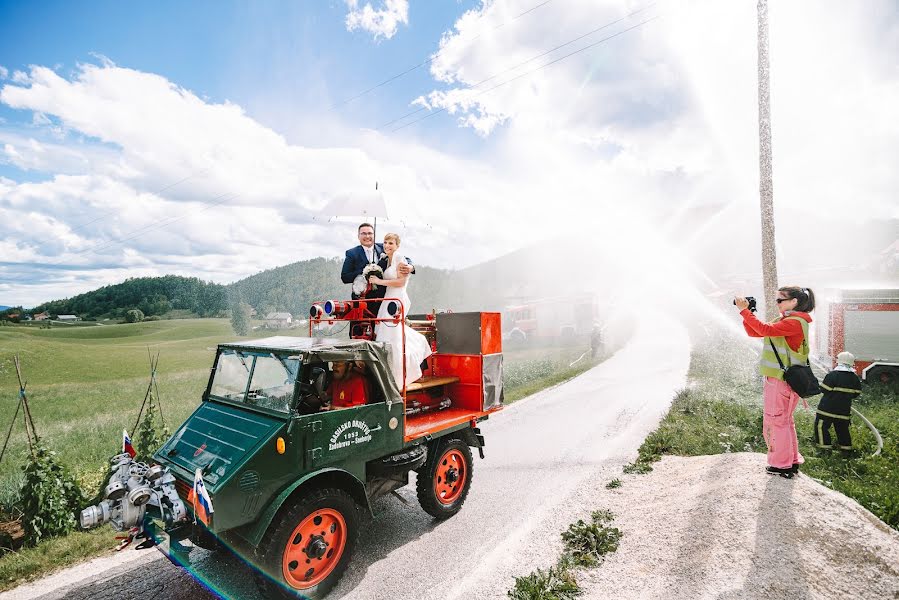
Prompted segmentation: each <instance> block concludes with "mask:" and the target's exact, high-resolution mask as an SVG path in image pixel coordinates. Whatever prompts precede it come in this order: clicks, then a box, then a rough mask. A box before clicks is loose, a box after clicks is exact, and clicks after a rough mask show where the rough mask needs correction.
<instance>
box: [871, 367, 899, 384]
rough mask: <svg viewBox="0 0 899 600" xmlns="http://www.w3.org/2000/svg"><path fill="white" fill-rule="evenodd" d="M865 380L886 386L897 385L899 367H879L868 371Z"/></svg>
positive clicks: (898, 381)
mask: <svg viewBox="0 0 899 600" xmlns="http://www.w3.org/2000/svg"><path fill="white" fill-rule="evenodd" d="M865 380H866V381H869V382H874V383H883V384H885V385H896V384H897V383H899V367H892V366H887V365H877V366H876V367H872V368H871V370H870V371H868V374H867V376H866V377H865Z"/></svg>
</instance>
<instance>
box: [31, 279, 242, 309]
mask: <svg viewBox="0 0 899 600" xmlns="http://www.w3.org/2000/svg"><path fill="white" fill-rule="evenodd" d="M227 308H228V290H227V288H226V287H225V286H223V285H219V284H217V283H212V282H207V281H202V280H201V279H198V278H196V277H179V276H177V275H165V276H163V277H136V278H130V279H126V280H125V281H123V282H122V283H117V284H114V285H106V286H103V287H101V288H99V289H96V290H93V291H90V292H85V293H83V294H78V295H77V296H74V297H72V298H66V299H63V300H52V301H50V302H45V303H44V304H41V305H39V306H36V307H34V309H32V311H31V312H32V313H34V314H37V313H41V312H48V313H50V314H51V315H59V314H71V315H78V316H79V317H81V318H82V319H98V318H105V317H109V318H118V317H122V316H124V315H125V313H126V312H127V311H129V310H132V309H138V310H140V311H141V312H143V313H144V315H145V316H148V317H149V316H153V315H164V314H166V313H167V312H169V311H172V310H186V311H190V312H192V313H194V314H196V315H199V316H201V317H215V316H219V315H221V314H223V313H224V312H225V311H226V310H227Z"/></svg>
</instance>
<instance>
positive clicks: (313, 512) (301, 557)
mask: <svg viewBox="0 0 899 600" xmlns="http://www.w3.org/2000/svg"><path fill="white" fill-rule="evenodd" d="M358 537H359V507H358V506H357V505H356V502H355V501H354V500H353V498H352V497H351V496H350V495H349V494H348V493H346V492H345V491H343V490H340V489H321V490H312V491H310V492H308V493H306V494H304V495H303V496H300V497H299V498H298V499H297V500H296V501H295V502H294V503H293V504H292V505H291V506H290V507H288V508H287V509H282V510H281V512H280V513H279V515H278V517H276V519H275V522H273V523H272V526H271V528H270V529H269V533H268V535H266V539H265V540H264V541H263V543H262V544H261V545H260V547H259V550H258V553H259V555H260V556H261V559H262V560H261V566H262V569H263V571H264V572H265V573H266V576H265V577H264V578H263V579H262V582H261V583H262V587H263V592H264V593H265V595H266V597H268V598H313V599H314V598H321V597H323V596H324V595H325V594H327V593H328V592H329V591H330V590H331V588H333V587H334V586H335V585H336V584H337V582H338V581H339V580H340V577H341V576H342V575H343V572H344V571H345V570H346V568H347V565H348V564H349V561H350V557H351V555H352V554H353V549H354V548H355V547H356V540H357V538H358Z"/></svg>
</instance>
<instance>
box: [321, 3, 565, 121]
mask: <svg viewBox="0 0 899 600" xmlns="http://www.w3.org/2000/svg"><path fill="white" fill-rule="evenodd" d="M550 2H553V0H544V1H543V2H541V3H540V4H537V5H535V6H532V7H531V8H529V9H527V10H526V11H524V12H522V13H519V14H517V15H515V16H514V17H512V18H511V19H508V20H506V21H503V22H502V23H500V24H499V25H497V26H496V27H494V28H493V29H491V30H490V31H496V30H497V29H500V28H501V27H504V26H505V25H507V24H509V23H511V22H512V21H515V20H517V19H519V18H521V17H523V16H525V15H526V14H528V13H531V12H533V11H535V10H537V9H538V8H540V7H542V6H546V5H547V4H549V3H550ZM484 16H486V14H482V15H481V18H484ZM483 35H484V34H483V33H479V34H478V35H476V36H474V37H473V38H471V39H470V40H468V43H469V44H470V43H472V42H474V41H475V40H477V39H479V38H480V37H482V36H483ZM442 53H443V50H440V51H438V52H436V53H434V54H432V55H431V56H430V57H428V58H427V59H425V60H423V61H422V62H420V63H418V64H417V65H415V66H414V67H409V68H408V69H406V70H405V71H402V72H401V73H397V74H396V75H393V76H391V77H388V78H387V79H385V80H384V81H382V82H380V83H378V84H375V85H373V86H371V87H370V88H368V89H366V90H363V91H361V92H359V93H358V94H356V95H355V96H352V97H350V98H347V99H345V100H341V101H340V102H337V103H336V104H332V105H331V107H330V108H329V109H328V110H329V111H333V110H335V109H337V108H340V107H341V106H343V105H345V104H349V103H350V102H352V101H353V100H358V99H359V98H361V97H362V96H365V95H366V94H368V93H369V92H373V91H375V90H376V89H378V88H380V87H383V86H385V85H387V84H389V83H392V82H394V81H396V80H397V79H399V78H401V77H403V76H404V75H408V74H409V73H411V72H412V71H415V70H416V69H420V68H421V67H423V66H425V65H429V64H431V63H432V62H434V61H435V60H437V57H439V56H440V55H441V54H442Z"/></svg>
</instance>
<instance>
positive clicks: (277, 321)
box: [265, 312, 293, 329]
mask: <svg viewBox="0 0 899 600" xmlns="http://www.w3.org/2000/svg"><path fill="white" fill-rule="evenodd" d="M291 323H293V317H292V316H291V314H290V313H288V312H275V313H268V314H267V315H265V326H266V327H267V328H268V329H286V328H288V327H290V324H291Z"/></svg>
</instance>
